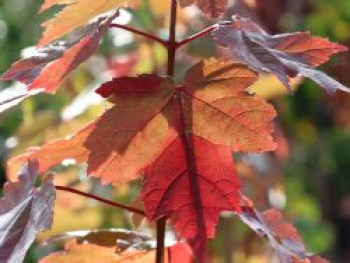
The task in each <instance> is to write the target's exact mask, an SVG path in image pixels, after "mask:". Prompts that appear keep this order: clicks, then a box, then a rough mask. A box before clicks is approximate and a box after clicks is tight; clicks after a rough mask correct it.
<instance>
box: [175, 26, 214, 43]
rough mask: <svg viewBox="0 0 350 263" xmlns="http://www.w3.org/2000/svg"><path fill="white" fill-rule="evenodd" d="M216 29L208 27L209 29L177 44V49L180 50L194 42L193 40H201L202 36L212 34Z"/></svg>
mask: <svg viewBox="0 0 350 263" xmlns="http://www.w3.org/2000/svg"><path fill="white" fill-rule="evenodd" d="M215 28H216V25H212V26H210V27H208V28H206V29H204V30H202V31H200V32H198V33H196V34H194V35H192V36H189V37H188V38H186V39H184V40H182V41H180V42H178V43H177V48H179V47H181V46H183V45H186V44H188V43H189V42H192V41H193V40H196V39H197V38H200V37H202V36H204V35H206V34H208V33H210V32H212V31H213V30H214V29H215Z"/></svg>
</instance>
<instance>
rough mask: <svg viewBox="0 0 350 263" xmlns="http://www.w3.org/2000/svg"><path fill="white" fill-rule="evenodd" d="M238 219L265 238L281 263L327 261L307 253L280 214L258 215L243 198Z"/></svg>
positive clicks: (320, 262) (322, 262) (300, 240)
mask: <svg viewBox="0 0 350 263" xmlns="http://www.w3.org/2000/svg"><path fill="white" fill-rule="evenodd" d="M241 208H242V210H241V212H240V213H239V214H238V216H239V218H240V219H241V220H242V222H244V223H245V224H247V225H248V226H249V227H250V228H251V229H252V230H253V231H254V232H255V233H257V234H258V235H259V236H260V237H265V238H266V239H267V241H268V242H269V244H270V246H271V247H272V248H273V249H274V250H275V252H276V254H277V256H278V258H279V259H280V262H281V263H306V262H309V263H327V262H328V261H327V260H325V259H323V258H321V257H319V256H317V255H313V254H310V253H307V251H306V248H305V245H304V243H303V240H302V239H301V237H300V236H299V234H298V232H297V230H296V229H295V228H294V227H293V225H291V224H289V223H288V222H286V221H284V220H283V217H282V214H281V213H280V212H279V211H277V210H275V209H270V210H267V211H265V212H264V213H259V212H258V211H257V210H256V209H255V208H254V207H253V204H252V202H251V201H250V200H249V199H247V198H245V199H244V201H243V205H242V206H241Z"/></svg>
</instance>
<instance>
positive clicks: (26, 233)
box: [0, 160, 55, 262]
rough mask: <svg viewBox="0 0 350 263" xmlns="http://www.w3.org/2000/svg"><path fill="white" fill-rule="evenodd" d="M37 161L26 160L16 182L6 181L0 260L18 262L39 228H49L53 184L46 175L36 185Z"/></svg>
mask: <svg viewBox="0 0 350 263" xmlns="http://www.w3.org/2000/svg"><path fill="white" fill-rule="evenodd" d="M37 168H38V164H37V162H35V161H31V160H29V162H28V164H27V165H26V166H24V167H23V169H22V171H21V172H20V174H19V177H18V181H16V182H7V183H6V184H5V186H4V196H3V198H2V199H1V200H0V236H1V238H0V261H1V262H22V261H23V259H24V256H25V253H26V252H27V250H28V248H29V246H30V245H31V244H32V242H33V241H34V238H35V235H36V234H37V232H39V231H45V230H48V229H50V228H51V225H52V215H53V204H54V200H55V187H54V185H53V181H52V180H53V174H47V175H46V176H45V178H44V179H43V182H42V184H41V186H40V187H36V186H35V183H36V179H37Z"/></svg>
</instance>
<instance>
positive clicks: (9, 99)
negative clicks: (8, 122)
mask: <svg viewBox="0 0 350 263" xmlns="http://www.w3.org/2000/svg"><path fill="white" fill-rule="evenodd" d="M40 92H41V90H32V91H28V90H27V88H26V87H25V86H24V85H22V84H20V83H16V84H14V85H12V86H10V87H8V88H6V89H4V90H1V91H0V113H1V112H4V111H6V110H8V109H10V108H12V107H14V106H16V105H17V104H19V103H20V102H22V101H23V100H25V99H26V98H28V97H30V96H33V95H36V94H38V93H40Z"/></svg>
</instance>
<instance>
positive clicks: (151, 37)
mask: <svg viewBox="0 0 350 263" xmlns="http://www.w3.org/2000/svg"><path fill="white" fill-rule="evenodd" d="M109 27H110V28H119V29H124V30H126V31H129V32H133V33H135V34H137V35H140V36H143V37H146V38H148V39H151V40H154V41H156V42H158V43H159V44H161V45H163V46H165V47H167V45H168V43H167V42H166V41H165V40H163V39H160V38H159V37H156V36H155V35H152V34H149V33H147V32H144V31H141V30H138V29H136V28H133V27H129V26H124V25H120V24H111V25H110V26H109Z"/></svg>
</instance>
